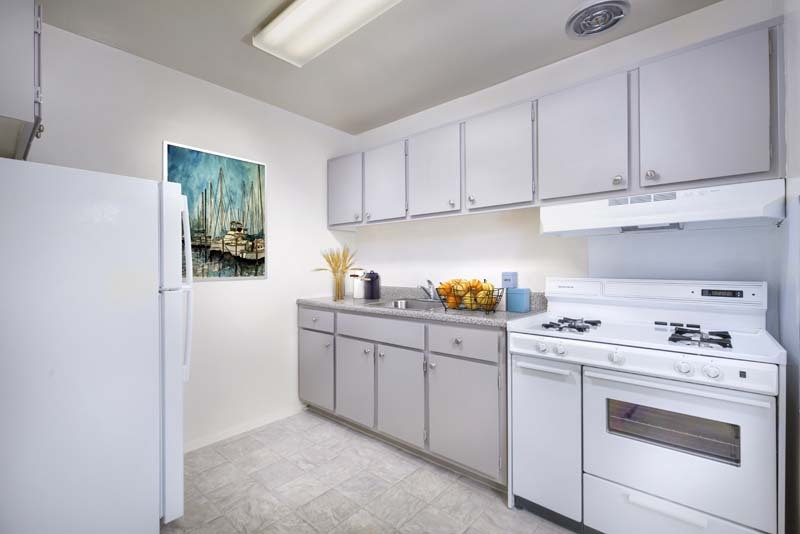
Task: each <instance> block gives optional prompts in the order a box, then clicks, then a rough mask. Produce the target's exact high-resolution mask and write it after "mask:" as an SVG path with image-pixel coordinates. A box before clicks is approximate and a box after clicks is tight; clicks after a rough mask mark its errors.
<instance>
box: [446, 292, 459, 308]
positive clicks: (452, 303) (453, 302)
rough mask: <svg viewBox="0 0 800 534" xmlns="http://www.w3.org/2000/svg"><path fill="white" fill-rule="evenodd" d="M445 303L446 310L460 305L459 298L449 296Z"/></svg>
mask: <svg viewBox="0 0 800 534" xmlns="http://www.w3.org/2000/svg"><path fill="white" fill-rule="evenodd" d="M445 302H446V303H447V307H448V308H452V309H456V308H458V307H459V306H460V305H461V297H457V296H455V295H450V296H449V297H447V300H446V301H445Z"/></svg>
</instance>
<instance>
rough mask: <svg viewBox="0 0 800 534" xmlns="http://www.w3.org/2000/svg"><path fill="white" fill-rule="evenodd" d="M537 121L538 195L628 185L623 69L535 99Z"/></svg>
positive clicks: (545, 196)
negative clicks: (608, 75)
mask: <svg viewBox="0 0 800 534" xmlns="http://www.w3.org/2000/svg"><path fill="white" fill-rule="evenodd" d="M538 121H539V123H538V126H539V136H538V139H539V198H541V199H550V198H559V197H569V196H574V195H584V194H589V193H600V192H604V191H616V190H620V189H625V188H626V187H627V183H628V75H627V73H624V72H623V73H620V74H616V75H614V76H611V77H609V78H605V79H602V80H598V81H595V82H591V83H587V84H585V85H581V86H578V87H575V88H572V89H568V90H566V91H561V92H560V93H555V94H552V95H548V96H545V97H543V98H541V99H539V102H538Z"/></svg>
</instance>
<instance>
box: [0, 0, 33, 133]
mask: <svg viewBox="0 0 800 534" xmlns="http://www.w3.org/2000/svg"><path fill="white" fill-rule="evenodd" d="M34 6H35V3H34V2H32V1H31V0H4V1H3V15H2V16H0V49H2V50H3V53H2V54H0V72H2V73H3V83H0V116H3V117H10V118H12V119H17V120H21V121H26V122H32V121H33V96H34V95H33V85H34V78H33V69H34V49H33V26H34V23H33V19H34Z"/></svg>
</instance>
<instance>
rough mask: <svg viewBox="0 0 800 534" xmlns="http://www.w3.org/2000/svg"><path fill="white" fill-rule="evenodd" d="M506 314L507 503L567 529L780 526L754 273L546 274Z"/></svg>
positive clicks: (776, 432) (772, 374) (774, 420)
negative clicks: (714, 278)
mask: <svg viewBox="0 0 800 534" xmlns="http://www.w3.org/2000/svg"><path fill="white" fill-rule="evenodd" d="M545 294H546V296H547V299H548V310H547V312H546V313H543V314H538V315H534V316H530V317H526V318H524V319H520V320H517V321H513V322H511V323H509V325H508V331H509V341H508V347H509V365H508V369H509V377H508V380H509V384H510V385H511V387H510V388H509V410H510V418H509V420H510V422H511V432H510V437H509V449H510V450H509V458H510V459H511V460H510V466H509V504H510V505H512V504H516V505H517V506H523V507H526V508H529V509H531V510H532V511H534V512H536V513H539V514H541V515H544V516H546V517H548V518H549V519H552V520H556V521H558V522H560V523H562V524H563V525H564V526H567V527H570V528H572V529H573V530H576V531H580V529H583V530H584V531H587V530H588V531H592V530H593V531H597V532H604V533H606V534H627V533H632V532H653V533H656V532H669V533H683V532H686V533H690V532H691V533H695V532H708V533H717V532H719V533H722V532H725V533H756V532H767V533H770V534H783V532H784V501H785V496H784V480H785V476H784V472H785V466H784V463H785V451H784V443H785V395H784V392H785V364H786V351H785V350H784V349H783V348H782V347H781V346H780V345H779V344H778V343H777V342H776V341H775V339H774V338H773V337H772V336H771V335H770V334H769V333H768V332H767V331H766V329H765V327H766V310H767V285H766V283H764V282H699V281H671V280H613V279H566V278H549V279H548V280H547V285H546V290H545Z"/></svg>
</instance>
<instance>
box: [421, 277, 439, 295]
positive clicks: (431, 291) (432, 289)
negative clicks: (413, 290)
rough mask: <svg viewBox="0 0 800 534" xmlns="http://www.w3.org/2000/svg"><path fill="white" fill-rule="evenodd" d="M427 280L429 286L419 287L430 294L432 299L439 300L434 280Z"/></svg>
mask: <svg viewBox="0 0 800 534" xmlns="http://www.w3.org/2000/svg"><path fill="white" fill-rule="evenodd" d="M426 282H427V283H428V285H427V286H423V285H419V286H417V287H418V288H420V289H421V290H423V291H424V292H425V294H426V295H428V298H429V299H430V300H438V295H437V294H436V288H435V287H434V285H433V282H431V281H430V280H426Z"/></svg>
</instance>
